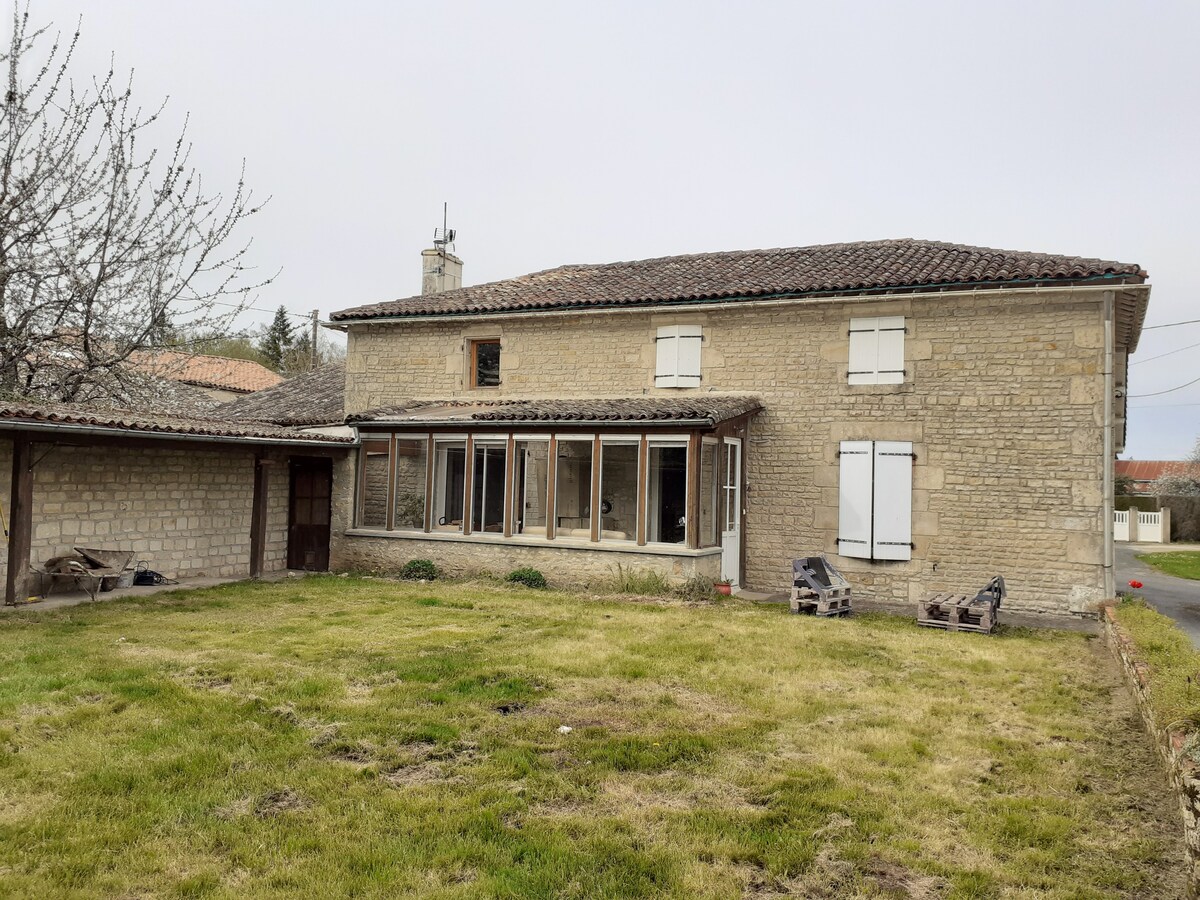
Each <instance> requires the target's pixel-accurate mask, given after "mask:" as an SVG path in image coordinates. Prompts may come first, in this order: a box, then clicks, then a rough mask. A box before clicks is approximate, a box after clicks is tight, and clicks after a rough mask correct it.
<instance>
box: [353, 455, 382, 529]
mask: <svg viewBox="0 0 1200 900" xmlns="http://www.w3.org/2000/svg"><path fill="white" fill-rule="evenodd" d="M386 437H387V436H386V435H385V436H384V438H385V439H384V440H380V439H379V438H378V437H372V438H368V439H364V440H363V443H362V447H361V448H360V449H359V451H358V515H357V517H356V518H357V523H356V524H357V525H358V527H359V528H386V527H387V507H388V458H389V444H388V441H387V440H386Z"/></svg>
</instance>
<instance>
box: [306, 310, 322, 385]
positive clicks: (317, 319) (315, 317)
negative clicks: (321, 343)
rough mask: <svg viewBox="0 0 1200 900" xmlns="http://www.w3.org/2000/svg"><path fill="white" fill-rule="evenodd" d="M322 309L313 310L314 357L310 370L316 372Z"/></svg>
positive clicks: (310, 363) (310, 362)
mask: <svg viewBox="0 0 1200 900" xmlns="http://www.w3.org/2000/svg"><path fill="white" fill-rule="evenodd" d="M320 317H321V311H320V310H319V309H314V310H313V311H312V359H311V360H310V361H309V366H308V370H309V371H310V372H315V371H316V370H317V325H318V323H319V322H320Z"/></svg>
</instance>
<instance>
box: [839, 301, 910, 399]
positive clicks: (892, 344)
mask: <svg viewBox="0 0 1200 900" xmlns="http://www.w3.org/2000/svg"><path fill="white" fill-rule="evenodd" d="M904 333H905V327H904V317H903V316H881V317H879V318H873V319H851V320H850V365H849V368H848V371H847V382H848V383H849V384H903V383H904V379H905V374H906V373H905V371H904Z"/></svg>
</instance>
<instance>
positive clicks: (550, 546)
mask: <svg viewBox="0 0 1200 900" xmlns="http://www.w3.org/2000/svg"><path fill="white" fill-rule="evenodd" d="M344 534H345V536H346V537H350V538H355V537H364V538H386V539H389V540H401V541H446V542H448V543H453V544H500V545H502V546H507V547H534V548H538V549H543V550H590V551H596V550H598V551H600V552H602V553H628V554H635V555H636V554H642V555H647V556H685V557H691V558H702V557H706V556H719V555H720V553H721V548H720V547H703V548H701V549H699V550H691V549H689V548H687V547H680V546H677V545H675V544H646V545H645V546H644V547H640V546H638V545H637V544H634V543H630V544H628V545H620V544H616V543H607V544H606V543H603V542H596V543H593V542H592V541H581V540H574V539H572V538H555V539H554V540H552V541H548V540H546V539H545V538H523V537H510V538H506V537H504V535H500V534H444V533H437V532H425V531H382V530H380V531H377V530H375V529H372V528H347V529H346V531H345V532H344Z"/></svg>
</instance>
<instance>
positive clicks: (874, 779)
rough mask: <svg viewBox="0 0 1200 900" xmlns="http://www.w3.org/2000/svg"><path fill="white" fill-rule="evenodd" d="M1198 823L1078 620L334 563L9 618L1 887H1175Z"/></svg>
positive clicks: (676, 890)
mask: <svg viewBox="0 0 1200 900" xmlns="http://www.w3.org/2000/svg"><path fill="white" fill-rule="evenodd" d="M562 725H566V726H570V728H571V729H572V730H571V731H570V732H569V733H562V732H560V726H562ZM1180 831H1181V825H1180V822H1179V820H1178V814H1177V811H1176V809H1175V806H1174V803H1173V801H1172V800H1171V799H1170V796H1169V794H1168V792H1167V785H1166V780H1165V776H1164V775H1163V774H1162V771H1161V768H1160V766H1159V763H1158V760H1157V758H1156V757H1155V756H1154V755H1153V752H1152V750H1151V748H1150V744H1149V741H1148V739H1147V738H1145V737H1144V736H1143V734H1142V731H1141V728H1140V723H1139V720H1138V719H1137V717H1136V712H1135V710H1134V708H1133V706H1132V703H1131V701H1130V700H1129V698H1128V697H1127V695H1126V694H1125V692H1124V690H1123V689H1122V687H1121V684H1120V680H1119V676H1118V674H1117V671H1116V668H1115V666H1114V665H1113V664H1112V662H1111V660H1110V659H1109V658H1108V656H1107V654H1106V651H1105V650H1104V649H1103V647H1102V646H1100V645H1099V642H1098V641H1097V640H1095V639H1093V638H1090V637H1088V636H1086V635H1082V634H1076V633H1066V632H1050V631H1040V632H1033V631H1022V630H1014V631H1009V632H1007V633H1005V634H1003V635H1002V636H999V637H995V638H985V637H982V636H979V635H970V634H947V633H944V632H936V631H924V630H920V629H918V628H917V627H916V625H915V624H914V623H913V622H912V621H911V620H907V619H900V618H893V617H887V616H878V615H865V616H861V617H855V618H853V619H848V620H818V619H813V618H805V617H796V616H791V615H789V614H788V613H787V612H786V610H785V609H784V608H782V607H764V606H755V605H751V604H747V603H741V602H738V601H732V602H729V603H726V604H722V605H709V604H703V605H690V606H689V605H684V604H682V603H674V602H671V603H668V602H650V601H644V602H636V601H633V600H630V599H613V598H607V599H603V598H587V597H581V596H576V595H571V594H563V593H553V592H538V591H531V590H527V589H516V588H508V587H504V586H499V585H492V584H488V583H482V582H477V583H458V584H446V585H441V584H438V585H421V584H396V583H391V582H387V581H382V580H370V579H349V578H336V577H315V578H309V579H304V580H289V581H283V582H279V583H275V584H261V585H249V584H245V585H231V586H228V587H224V588H217V589H210V590H205V591H195V592H181V593H175V594H168V595H159V596H157V597H148V598H145V599H142V600H136V601H116V602H109V603H103V604H96V605H91V606H86V607H77V608H74V609H69V610H63V611H59V612H47V613H42V614H36V613H33V612H29V611H24V612H21V613H18V614H10V615H6V616H3V617H0V894H4V895H11V896H30V897H96V896H112V897H130V898H132V897H139V898H140V897H284V896H288V897H342V896H354V897H393V896H405V895H408V896H420V897H434V898H443V897H512V898H527V897H533V898H537V897H580V898H596V897H677V898H692V897H756V898H759V897H762V898H765V897H773V896H785V895H786V896H799V897H809V898H820V897H828V898H855V897H928V898H935V897H936V898H968V897H978V898H983V897H987V898H991V897H1006V898H1017V897H1020V898H1072V900H1081V898H1092V897H1145V898H1149V897H1175V896H1182V893H1183V884H1182V869H1183V862H1182V841H1181V838H1180V837H1179V833H1180Z"/></svg>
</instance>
